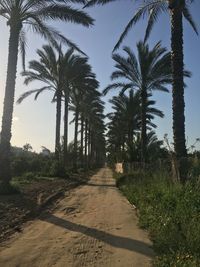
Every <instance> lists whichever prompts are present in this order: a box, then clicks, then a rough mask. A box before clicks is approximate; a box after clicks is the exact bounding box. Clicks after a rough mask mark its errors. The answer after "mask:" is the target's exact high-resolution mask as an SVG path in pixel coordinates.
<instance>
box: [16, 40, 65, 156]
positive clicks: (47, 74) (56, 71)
mask: <svg viewBox="0 0 200 267" xmlns="http://www.w3.org/2000/svg"><path fill="white" fill-rule="evenodd" d="M56 52H57V54H58V56H57V55H56ZM37 54H38V56H39V61H37V60H32V61H30V62H29V70H28V71H24V72H23V73H22V75H23V76H25V81H24V83H25V84H26V85H28V84H30V83H31V82H34V81H40V82H42V83H44V86H42V87H41V88H39V89H34V90H30V91H27V92H25V93H23V94H22V95H21V96H20V97H19V99H18V100H17V103H18V104H20V103H21V102H22V101H23V100H24V99H25V98H27V97H28V96H30V95H32V94H35V100H37V98H38V96H39V95H40V94H41V93H43V92H45V91H52V92H53V101H56V138H55V157H56V159H57V160H58V161H59V160H60V124H61V108H62V95H63V90H64V87H65V86H66V81H65V80H66V79H65V71H66V64H65V60H64V55H63V52H62V50H61V48H60V49H58V51H56V50H55V49H53V48H52V47H51V46H50V45H44V46H43V47H42V50H40V49H38V50H37Z"/></svg>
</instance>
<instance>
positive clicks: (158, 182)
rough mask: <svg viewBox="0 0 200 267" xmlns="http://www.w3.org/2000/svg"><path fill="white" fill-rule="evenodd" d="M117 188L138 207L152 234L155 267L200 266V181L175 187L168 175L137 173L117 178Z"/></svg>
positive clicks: (143, 223)
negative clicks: (155, 255)
mask: <svg viewBox="0 0 200 267" xmlns="http://www.w3.org/2000/svg"><path fill="white" fill-rule="evenodd" d="M117 185H118V187H119V189H120V190H121V191H122V192H123V194H124V195H125V196H126V197H127V199H128V200H129V201H130V203H131V204H134V205H136V207H137V211H138V216H139V222H140V226H141V227H142V228H145V229H147V230H148V232H149V233H150V237H151V239H152V241H153V248H154V250H155V252H156V254H157V257H156V258H155V260H154V266H156V267H171V266H176V267H198V266H200V224H199V222H200V194H199V192H200V180H199V179H198V178H194V179H193V180H190V181H188V182H187V183H186V184H185V185H182V184H180V183H177V184H174V183H172V182H171V181H170V179H169V174H168V173H166V172H164V171H162V172H160V171H159V172H155V171H154V172H151V171H149V172H145V171H137V172H134V173H131V174H128V175H120V176H119V175H118V178H117Z"/></svg>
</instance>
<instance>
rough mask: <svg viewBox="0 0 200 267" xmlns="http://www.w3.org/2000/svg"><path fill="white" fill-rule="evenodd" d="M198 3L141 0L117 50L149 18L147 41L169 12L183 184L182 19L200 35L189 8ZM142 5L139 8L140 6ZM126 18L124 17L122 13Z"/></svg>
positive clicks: (96, 0) (97, 0)
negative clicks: (159, 21)
mask: <svg viewBox="0 0 200 267" xmlns="http://www.w3.org/2000/svg"><path fill="white" fill-rule="evenodd" d="M114 1H115V0H86V4H85V7H91V6H94V5H96V4H100V5H104V4H108V3H110V2H114ZM194 2H195V0H138V1H134V4H133V7H134V6H136V7H137V10H136V12H135V13H134V15H133V17H132V18H131V20H130V21H129V22H128V24H127V26H126V27H125V29H124V31H123V33H122V34H121V36H120V38H119V40H118V42H117V44H116V45H115V47H114V50H116V49H117V48H119V46H120V45H121V43H122V42H123V40H124V39H125V37H126V35H127V34H128V32H129V31H130V30H131V29H132V28H133V27H134V25H136V24H137V23H138V22H139V21H140V20H141V19H143V18H144V17H147V19H148V24H147V28H146V32H145V37H144V42H146V41H147V39H148V38H149V36H150V33H151V31H152V29H153V26H154V24H155V23H156V22H157V20H158V17H159V15H161V14H162V13H168V14H169V15H170V26H171V69H172V97H173V98H172V99H173V100H172V112H173V139H174V151H175V154H176V158H177V160H178V166H179V173H180V178H181V180H182V181H183V182H184V181H185V179H186V177H187V168H185V166H186V165H187V148H186V138H185V101H184V53H183V18H185V19H186V21H187V22H188V23H189V24H190V25H191V26H192V28H193V30H194V31H195V33H196V34H198V30H197V26H196V24H195V22H194V20H193V18H192V15H191V12H190V5H191V4H193V3H194ZM138 3H139V4H140V6H139V8H138V5H137V4H138ZM122 15H123V14H122Z"/></svg>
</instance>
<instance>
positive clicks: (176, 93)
mask: <svg viewBox="0 0 200 267" xmlns="http://www.w3.org/2000/svg"><path fill="white" fill-rule="evenodd" d="M171 50H172V52H171V57H172V74H173V89H172V97H173V102H172V108H173V134H174V149H175V153H176V156H177V159H178V161H179V163H180V166H179V172H180V178H181V179H182V180H185V178H186V173H187V170H186V169H187V168H186V166H187V164H186V162H187V149H186V140H185V115H184V111H185V102H184V81H183V70H184V62H183V61H184V56H183V21H182V10H181V8H180V7H176V8H174V9H172V11H171Z"/></svg>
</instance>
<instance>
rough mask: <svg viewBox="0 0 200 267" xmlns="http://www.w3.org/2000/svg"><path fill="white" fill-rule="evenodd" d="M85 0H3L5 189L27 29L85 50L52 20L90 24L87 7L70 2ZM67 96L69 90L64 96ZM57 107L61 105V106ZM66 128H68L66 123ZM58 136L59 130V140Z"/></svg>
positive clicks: (1, 168)
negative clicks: (5, 39)
mask: <svg viewBox="0 0 200 267" xmlns="http://www.w3.org/2000/svg"><path fill="white" fill-rule="evenodd" d="M83 2H84V1H81V0H57V1H56V0H55V1H52V0H46V1H43V0H10V1H7V0H0V15H1V17H3V18H4V19H5V20H6V21H7V25H8V27H9V29H10V37H9V47H8V65H7V78H6V87H5V97H4V106H3V117H2V129H1V141H0V179H1V185H0V186H1V188H3V191H4V189H5V191H6V188H9V187H10V180H11V178H12V175H11V145H10V140H11V126H12V118H13V106H14V97H15V81H16V73H17V62H18V52H19V50H20V51H21V53H22V61H23V66H24V67H25V48H26V42H27V38H26V33H27V31H28V30H31V31H32V32H34V33H35V34H39V35H40V36H41V37H43V38H44V39H46V40H48V41H49V42H50V43H51V45H52V46H54V47H57V42H58V43H60V42H62V43H63V44H67V45H69V46H70V47H73V48H74V49H76V50H77V51H79V52H81V53H83V52H82V51H81V50H80V49H79V48H78V47H77V46H76V45H75V44H74V43H73V42H72V41H70V40H69V39H68V38H66V37H64V36H63V35H62V34H61V33H60V32H59V31H58V30H57V29H55V28H53V27H52V26H51V25H50V24H49V22H51V21H63V22H72V23H75V24H80V25H83V26H85V27H89V26H91V25H92V24H93V22H94V21H93V19H92V18H91V17H90V16H89V15H88V14H86V13H85V12H84V11H81V10H78V9H77V8H73V7H72V6H71V5H70V4H71V3H73V4H74V3H78V4H80V3H83ZM57 49H58V47H57ZM27 80H28V78H27ZM59 97H60V96H59V94H58V95H57V94H56V95H55V98H56V99H57V98H59ZM68 97H69V96H68V95H67V91H66V92H65V98H68ZM66 103H67V101H66ZM57 108H58V109H59V106H58V107H57ZM58 116H59V115H58ZM58 121H59V118H58ZM58 124H59V122H58ZM65 130H66V131H67V127H66V129H65ZM57 134H58V133H57ZM66 136H67V135H66V134H65V138H67V137H66ZM58 137H59V134H58V136H57V140H58ZM65 143H66V140H65ZM65 145H66V144H65ZM58 146H59V145H58V141H57V149H58V150H59V147H58Z"/></svg>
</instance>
